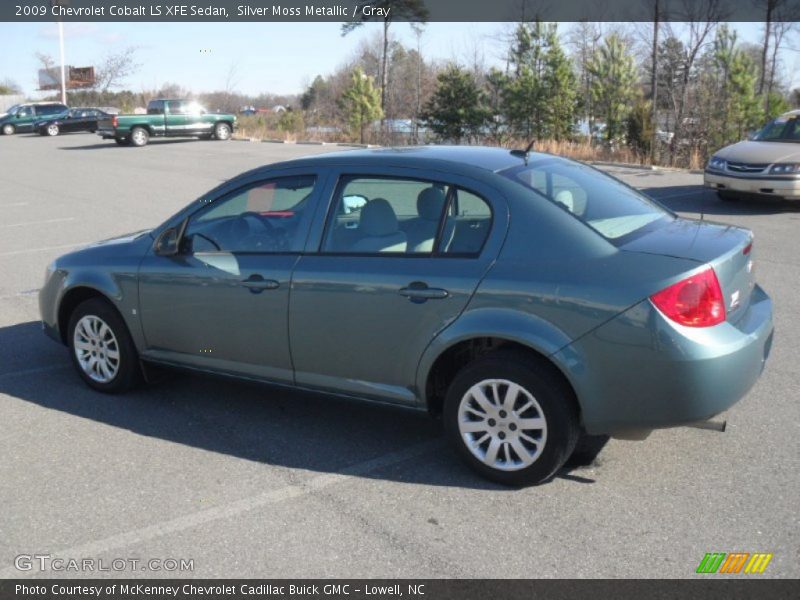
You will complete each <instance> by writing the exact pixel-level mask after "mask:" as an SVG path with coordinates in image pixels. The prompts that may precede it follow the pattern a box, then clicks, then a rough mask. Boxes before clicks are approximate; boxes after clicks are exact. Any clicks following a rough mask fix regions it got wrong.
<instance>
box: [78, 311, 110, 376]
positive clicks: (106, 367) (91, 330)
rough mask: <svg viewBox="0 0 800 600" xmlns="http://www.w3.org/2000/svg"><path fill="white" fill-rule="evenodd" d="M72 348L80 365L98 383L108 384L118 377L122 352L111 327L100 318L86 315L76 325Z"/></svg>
mask: <svg viewBox="0 0 800 600" xmlns="http://www.w3.org/2000/svg"><path fill="white" fill-rule="evenodd" d="M72 348H73V352H74V353H75V358H77V359H78V365H80V368H81V369H82V370H83V372H84V373H86V375H88V376H89V377H90V378H91V379H92V380H94V381H97V382H98V383H108V382H110V381H111V380H113V379H114V377H116V376H117V372H118V371H119V365H120V352H119V344H118V342H117V338H116V336H115V335H114V332H113V331H112V329H111V327H109V326H108V324H107V323H106V322H105V321H103V320H102V319H101V318H100V317H97V316H95V315H86V316H85V317H82V318H81V320H80V321H78V323H77V324H76V325H75V332H74V334H73V337H72Z"/></svg>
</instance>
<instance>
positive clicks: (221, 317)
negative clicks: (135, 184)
mask: <svg viewBox="0 0 800 600" xmlns="http://www.w3.org/2000/svg"><path fill="white" fill-rule="evenodd" d="M753 254H754V250H753V239H752V234H751V233H750V232H749V231H747V230H745V229H741V228H738V227H732V226H726V225H720V224H712V223H708V222H702V221H694V220H687V219H682V218H678V217H677V216H676V215H674V214H673V213H671V212H669V211H668V210H666V209H664V208H662V207H661V206H659V205H658V204H656V203H654V202H652V201H651V200H649V199H648V198H646V197H645V196H643V195H642V194H640V193H639V192H637V191H636V190H634V189H632V188H630V187H628V186H626V185H624V184H622V183H621V182H619V181H617V180H616V179H613V178H612V177H610V176H608V175H605V174H603V173H601V172H599V171H597V170H595V169H593V168H591V167H588V166H585V165H582V164H579V163H576V162H572V161H569V160H565V159H562V158H558V157H555V156H551V155H547V154H539V153H525V152H517V151H513V152H509V151H507V150H503V149H489V148H467V147H427V148H411V149H402V150H391V149H387V150H365V151H352V152H342V153H335V154H328V155H322V156H315V157H311V158H305V159H299V160H293V161H290V162H284V163H280V164H274V165H270V166H266V167H263V168H259V169H255V170H253V171H249V172H247V173H244V174H242V175H240V176H238V177H236V178H234V179H232V180H230V181H228V182H226V183H224V184H222V185H221V186H219V187H217V188H216V189H214V190H212V191H211V192H208V193H207V194H206V195H204V196H202V197H201V198H199V199H198V200H197V201H195V202H194V203H192V204H190V205H189V206H188V207H186V208H185V209H184V210H182V211H181V212H179V213H178V214H176V215H175V216H173V217H171V218H170V219H168V220H167V221H166V222H165V223H163V224H162V225H160V226H159V227H156V228H155V229H153V230H151V231H145V232H140V233H138V234H134V235H130V236H126V237H121V238H117V239H112V240H108V241H105V242H100V243H98V244H95V245H93V246H89V247H87V248H84V249H81V250H78V251H76V252H73V253H70V254H67V255H65V256H62V257H61V258H59V259H57V260H56V261H54V262H53V263H52V264H51V265H50V267H49V269H48V273H47V278H46V283H45V285H44V287H43V289H42V290H41V293H40V308H41V313H42V320H43V324H44V328H45V331H46V332H48V333H49V334H50V335H51V336H52V337H54V338H55V339H57V340H59V341H61V342H62V343H64V344H66V345H67V346H68V347H69V349H70V353H71V356H72V360H73V362H74V364H75V366H76V367H77V371H78V373H79V374H80V376H81V377H82V378H83V379H84V380H85V381H86V383H88V384H89V385H90V386H91V387H93V388H94V389H96V390H99V391H103V392H121V391H124V390H126V389H129V388H130V387H132V386H133V385H135V384H136V383H137V382H138V381H139V380H140V378H141V377H142V373H143V371H144V372H146V370H147V369H146V367H147V365H151V364H158V365H169V366H179V367H186V368H190V369H195V370H200V371H204V372H210V373H218V374H224V375H231V376H235V377H240V378H247V379H256V380H261V381H266V382H272V383H275V384H281V385H290V386H296V387H298V388H303V389H310V390H319V391H324V392H329V393H334V394H339V395H344V396H350V397H357V398H364V399H370V400H374V401H379V402H384V403H394V404H398V405H404V406H408V407H414V408H419V409H427V410H428V411H430V412H432V413H434V414H438V415H441V416H442V418H443V420H444V425H445V430H446V432H447V435H448V437H449V438H450V439H451V441H452V442H453V444H454V445H455V447H456V448H457V449H458V451H459V453H460V454H461V455H462V457H463V458H464V459H465V460H466V462H467V463H468V464H470V465H471V466H472V467H473V468H474V469H476V470H477V471H479V472H480V473H482V474H483V475H484V476H486V477H488V478H491V479H493V480H495V481H499V482H502V483H506V484H512V485H521V484H528V483H536V482H540V481H544V480H547V479H549V478H550V477H552V476H553V475H554V474H555V473H556V471H557V470H558V469H559V468H560V467H561V466H562V465H563V463H564V462H565V461H566V460H567V458H568V457H569V455H570V453H571V452H572V451H573V449H574V447H575V444H576V440H577V439H578V436H579V435H580V434H581V433H589V434H609V435H615V436H619V437H629V438H630V437H643V435H644V434H646V433H647V432H649V431H650V430H652V429H655V428H662V427H671V426H680V425H685V424H689V423H693V422H697V421H703V420H707V419H709V418H710V417H712V416H714V415H716V414H718V413H720V412H722V411H724V410H725V409H727V408H728V407H730V406H731V405H732V404H734V403H735V402H737V401H738V400H739V399H741V398H742V397H743V396H744V395H745V394H746V393H747V391H748V390H749V389H750V388H751V386H752V385H753V384H754V383H755V381H756V380H757V379H758V377H759V375H760V373H761V371H762V369H763V366H764V363H765V361H766V358H767V355H768V353H769V349H770V345H771V339H772V330H773V326H772V304H771V301H770V299H769V298H768V296H767V295H766V294H765V293H764V291H763V290H762V289H761V288H760V287H759V286H758V285H757V284H756V283H755V280H754V272H753Z"/></svg>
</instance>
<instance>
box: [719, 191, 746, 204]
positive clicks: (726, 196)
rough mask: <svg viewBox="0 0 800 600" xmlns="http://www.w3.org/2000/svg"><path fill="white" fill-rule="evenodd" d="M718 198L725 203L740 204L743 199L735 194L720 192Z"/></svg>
mask: <svg viewBox="0 0 800 600" xmlns="http://www.w3.org/2000/svg"><path fill="white" fill-rule="evenodd" d="M717 197H718V198H719V199H720V200H722V201H723V202H738V201H739V200H741V198H740V197H739V196H738V195H737V194H734V193H733V192H723V191H718V192H717Z"/></svg>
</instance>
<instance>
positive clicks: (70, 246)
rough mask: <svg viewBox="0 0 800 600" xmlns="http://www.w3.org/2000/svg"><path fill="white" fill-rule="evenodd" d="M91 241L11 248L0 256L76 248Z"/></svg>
mask: <svg viewBox="0 0 800 600" xmlns="http://www.w3.org/2000/svg"><path fill="white" fill-rule="evenodd" d="M91 243H92V242H76V243H74V244H61V245H60V246H44V247H43V248H27V249H25V250H11V251H9V252H0V256H16V255H17V254H30V253H32V252H46V251H48V250H63V249H64V248H77V247H78V246H86V245H88V244H91Z"/></svg>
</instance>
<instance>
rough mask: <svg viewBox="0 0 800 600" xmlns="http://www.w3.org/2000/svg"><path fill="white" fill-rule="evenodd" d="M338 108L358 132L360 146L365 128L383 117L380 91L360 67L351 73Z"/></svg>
mask: <svg viewBox="0 0 800 600" xmlns="http://www.w3.org/2000/svg"><path fill="white" fill-rule="evenodd" d="M339 106H340V108H341V109H342V110H343V111H344V113H345V118H346V119H347V122H348V124H349V125H350V127H352V128H353V130H355V131H358V132H359V139H360V140H361V143H362V144H363V143H364V139H365V135H364V134H365V132H366V128H367V126H368V125H369V124H370V123H372V122H373V121H374V120H376V119H380V118H382V117H383V110H381V94H380V91H379V90H378V89H377V88H376V87H375V85H374V83H373V80H372V77H367V76H366V75H365V74H364V71H362V70H361V68H360V67H359V68H357V69H356V70H355V71H353V75H352V77H351V82H350V87H349V88H347V89H346V90H345V91H344V93H343V94H342V96H341V98H340V99H339Z"/></svg>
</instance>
